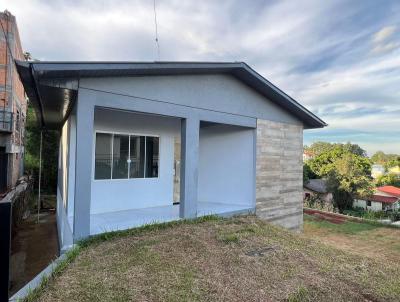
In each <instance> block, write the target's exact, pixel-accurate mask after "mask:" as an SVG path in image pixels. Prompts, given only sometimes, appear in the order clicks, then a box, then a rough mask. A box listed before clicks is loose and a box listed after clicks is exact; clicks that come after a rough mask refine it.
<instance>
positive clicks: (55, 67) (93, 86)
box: [17, 62, 326, 249]
mask: <svg viewBox="0 0 400 302" xmlns="http://www.w3.org/2000/svg"><path fill="white" fill-rule="evenodd" d="M17 68H18V71H19V74H20V77H21V79H22V82H23V84H24V87H25V89H26V91H27V94H28V96H29V98H30V101H31V102H32V103H33V104H34V106H35V108H36V111H37V114H38V117H39V121H40V123H41V125H42V126H43V127H45V128H49V129H59V130H60V131H61V139H60V155H59V180H58V206H57V223H58V231H59V240H60V246H61V248H62V249H66V248H68V246H70V245H71V244H72V243H73V242H74V241H76V240H79V239H81V238H85V237H87V236H90V235H93V234H98V233H101V232H105V231H111V230H119V229H126V228H130V227H135V226H139V225H143V224H146V223H151V222H156V221H158V222H162V221H171V220H176V219H180V218H194V217H198V216H202V215H206V214H220V215H232V214H236V213H248V212H256V213H257V215H258V216H260V217H262V218H265V219H267V220H269V221H272V222H273V223H276V224H279V225H283V226H285V227H288V228H290V229H299V228H301V226H302V215H303V214H302V152H303V143H302V138H303V129H310V128H320V127H324V126H325V125H326V124H325V123H324V122H323V121H322V120H320V119H319V118H318V117H317V116H315V115H314V114H312V113H311V112H310V111H308V110H307V109H306V108H304V107H303V106H301V105H300V104H299V103H297V102H296V101H295V100H293V99H292V98H291V97H289V96H288V95H286V94H285V93H284V92H282V91H281V90H279V89H278V88H277V87H275V86H274V85H272V84H271V83H270V82H268V81H267V80H266V79H264V78H263V77H262V76H260V75H259V74H258V73H256V72H255V71H254V70H253V69H251V68H250V67H249V66H248V65H246V64H245V63H193V62H155V63H128V62H17Z"/></svg>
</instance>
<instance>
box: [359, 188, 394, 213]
mask: <svg viewBox="0 0 400 302" xmlns="http://www.w3.org/2000/svg"><path fill="white" fill-rule="evenodd" d="M353 206H354V207H359V208H363V209H365V210H370V211H375V212H376V211H396V210H400V188H397V187H394V186H382V187H378V188H376V189H375V192H374V194H373V195H372V196H370V197H368V198H364V199H355V200H354V203H353Z"/></svg>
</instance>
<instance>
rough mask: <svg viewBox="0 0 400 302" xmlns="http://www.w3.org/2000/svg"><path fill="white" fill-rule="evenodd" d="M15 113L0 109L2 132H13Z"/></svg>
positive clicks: (0, 129)
mask: <svg viewBox="0 0 400 302" xmlns="http://www.w3.org/2000/svg"><path fill="white" fill-rule="evenodd" d="M12 126H13V113H12V112H10V111H6V110H2V109H0V132H12Z"/></svg>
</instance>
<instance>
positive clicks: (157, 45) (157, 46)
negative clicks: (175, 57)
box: [153, 0, 160, 61]
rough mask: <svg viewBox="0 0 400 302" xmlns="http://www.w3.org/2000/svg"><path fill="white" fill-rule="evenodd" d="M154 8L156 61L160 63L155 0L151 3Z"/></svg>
mask: <svg viewBox="0 0 400 302" xmlns="http://www.w3.org/2000/svg"><path fill="white" fill-rule="evenodd" d="M153 4H154V5H153V8H154V25H155V29H156V39H155V40H156V48H157V59H158V61H160V44H159V43H158V28H157V11H156V0H154V1H153Z"/></svg>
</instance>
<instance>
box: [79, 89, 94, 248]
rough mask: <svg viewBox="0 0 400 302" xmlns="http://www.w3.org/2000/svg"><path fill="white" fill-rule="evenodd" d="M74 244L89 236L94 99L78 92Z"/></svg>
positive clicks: (82, 92)
mask: <svg viewBox="0 0 400 302" xmlns="http://www.w3.org/2000/svg"><path fill="white" fill-rule="evenodd" d="M76 106H77V107H76V142H77V143H76V161H75V198H74V203H75V206H74V242H76V241H77V240H79V239H82V238H85V237H88V236H89V235H90V202H91V182H92V162H93V161H92V156H93V151H92V150H93V123H94V99H93V96H90V95H88V94H87V93H85V92H84V91H82V90H79V93H78V101H77V104H76Z"/></svg>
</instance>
